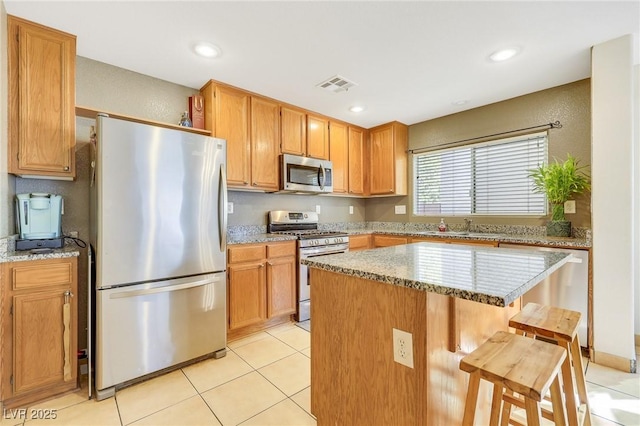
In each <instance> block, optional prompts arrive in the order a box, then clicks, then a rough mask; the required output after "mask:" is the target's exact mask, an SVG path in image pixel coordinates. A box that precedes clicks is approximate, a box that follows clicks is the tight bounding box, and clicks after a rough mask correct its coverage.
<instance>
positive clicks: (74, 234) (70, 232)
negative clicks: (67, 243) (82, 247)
mask: <svg viewBox="0 0 640 426" xmlns="http://www.w3.org/2000/svg"><path fill="white" fill-rule="evenodd" d="M69 236H70V237H71V238H78V231H69Z"/></svg>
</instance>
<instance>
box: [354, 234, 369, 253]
mask: <svg viewBox="0 0 640 426" xmlns="http://www.w3.org/2000/svg"><path fill="white" fill-rule="evenodd" d="M369 248H371V235H351V236H349V250H367V249H369Z"/></svg>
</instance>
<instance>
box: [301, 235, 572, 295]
mask: <svg viewBox="0 0 640 426" xmlns="http://www.w3.org/2000/svg"><path fill="white" fill-rule="evenodd" d="M570 258H571V255H570V254H568V253H566V252H554V251H534V250H527V249H510V248H496V247H482V246H472V245H457V244H456V245H452V244H440V243H415V244H407V245H399V246H393V247H386V248H378V249H375V250H364V251H355V252H349V253H344V254H337V255H329V256H318V257H312V258H306V259H301V263H303V264H306V265H308V266H309V267H312V268H318V269H323V270H326V271H330V272H337V273H340V274H345V275H349V276H353V277H359V278H364V279H368V280H372V281H378V282H383V283H389V284H393V285H397V286H404V287H409V288H414V289H417V290H423V291H429V292H433V293H438V294H442V295H449V296H455V297H457V298H461V299H467V300H472V301H475V302H480V303H484V304H488V305H494V306H501V307H502V306H507V305H509V304H510V303H512V302H514V301H515V300H516V299H518V297H520V296H522V295H523V294H524V293H526V292H527V291H529V290H530V289H531V288H533V287H534V286H535V285H536V284H538V283H539V282H540V281H542V280H543V279H544V278H546V277H547V276H549V275H551V274H552V273H553V272H554V271H555V270H557V269H558V268H560V267H561V266H562V265H564V264H565V263H567V262H568V261H569V260H570Z"/></svg>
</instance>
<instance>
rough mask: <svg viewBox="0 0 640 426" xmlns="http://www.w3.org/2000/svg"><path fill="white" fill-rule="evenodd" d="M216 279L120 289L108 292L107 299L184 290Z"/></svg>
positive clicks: (211, 282)
mask: <svg viewBox="0 0 640 426" xmlns="http://www.w3.org/2000/svg"><path fill="white" fill-rule="evenodd" d="M218 281H220V278H218V277H214V278H206V279H204V280H198V281H193V282H188V283H184V284H169V285H165V286H162V287H156V288H145V289H141V290H130V291H122V292H118V293H114V294H110V295H109V299H122V298H125V297H136V296H144V295H146V294H155V293H162V292H167V291H177V290H185V289H187V288H193V287H201V286H203V285H207V284H213V283H215V282H218Z"/></svg>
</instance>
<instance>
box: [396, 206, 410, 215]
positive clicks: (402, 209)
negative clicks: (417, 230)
mask: <svg viewBox="0 0 640 426" xmlns="http://www.w3.org/2000/svg"><path fill="white" fill-rule="evenodd" d="M395 211H396V214H407V206H405V205H403V204H402V205H399V206H396V208H395Z"/></svg>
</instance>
